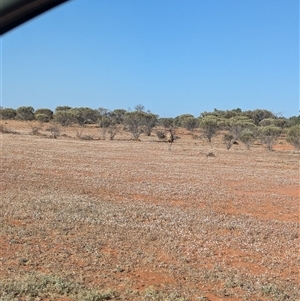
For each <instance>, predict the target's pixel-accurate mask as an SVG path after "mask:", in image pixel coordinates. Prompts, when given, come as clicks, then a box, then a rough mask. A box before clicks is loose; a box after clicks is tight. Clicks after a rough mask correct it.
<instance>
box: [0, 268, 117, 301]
mask: <svg viewBox="0 0 300 301" xmlns="http://www.w3.org/2000/svg"><path fill="white" fill-rule="evenodd" d="M62 296H65V297H70V298H72V300H73V299H74V300H78V301H79V300H80V301H100V300H111V299H113V298H115V297H117V294H116V293H115V292H113V291H107V292H102V293H101V292H98V291H96V290H92V289H88V288H86V287H84V286H82V285H79V284H77V283H74V282H71V281H68V280H66V279H64V278H60V277H57V276H52V275H41V274H32V275H28V276H26V277H24V278H23V279H21V280H14V281H11V280H1V281H0V300H3V301H8V300H9V301H17V300H42V299H43V300H44V298H46V299H48V298H51V300H54V298H55V299H57V298H58V297H62Z"/></svg>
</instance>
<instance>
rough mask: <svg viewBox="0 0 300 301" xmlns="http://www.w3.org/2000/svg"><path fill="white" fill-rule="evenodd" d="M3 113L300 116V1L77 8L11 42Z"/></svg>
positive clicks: (46, 18)
mask: <svg viewBox="0 0 300 301" xmlns="http://www.w3.org/2000/svg"><path fill="white" fill-rule="evenodd" d="M1 59H2V60H1V73H2V79H1V80H2V82H1V105H2V106H3V107H12V108H18V107H19V106H23V105H26V106H33V107H34V108H35V109H38V108H50V109H52V110H54V109H55V107H56V106H59V105H69V106H71V107H90V108H94V109H97V108H99V107H104V108H107V109H111V110H114V109H126V110H128V109H133V108H134V106H135V105H137V104H142V105H144V106H145V108H146V110H151V111H152V112H153V113H156V114H159V115H160V117H175V116H177V115H181V114H185V113H190V114H193V115H195V117H197V116H199V114H200V113H201V112H203V111H212V110H213V109H214V108H217V109H221V110H226V109H234V108H238V107H239V108H241V109H242V110H249V109H250V110H252V109H256V108H262V109H268V110H271V111H272V112H274V113H279V112H281V113H283V115H284V116H286V117H290V116H293V115H298V114H299V0H286V1H285V0H72V1H70V2H67V3H66V4H63V5H61V6H59V7H57V8H55V9H53V10H51V11H49V12H47V13H45V14H43V15H41V16H39V17H37V18H35V19H33V20H31V21H30V22H27V23H26V24H24V25H22V26H20V27H18V28H16V29H14V30H12V31H10V32H8V33H7V34H5V35H4V36H2V38H1Z"/></svg>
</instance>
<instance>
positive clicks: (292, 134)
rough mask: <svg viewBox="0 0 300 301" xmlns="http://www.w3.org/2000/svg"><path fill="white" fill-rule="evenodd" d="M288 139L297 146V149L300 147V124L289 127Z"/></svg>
mask: <svg viewBox="0 0 300 301" xmlns="http://www.w3.org/2000/svg"><path fill="white" fill-rule="evenodd" d="M286 141H287V142H288V143H290V144H292V145H293V146H295V147H296V148H297V149H300V124H298V125H294V126H292V127H291V128H289V130H288V132H287V135H286Z"/></svg>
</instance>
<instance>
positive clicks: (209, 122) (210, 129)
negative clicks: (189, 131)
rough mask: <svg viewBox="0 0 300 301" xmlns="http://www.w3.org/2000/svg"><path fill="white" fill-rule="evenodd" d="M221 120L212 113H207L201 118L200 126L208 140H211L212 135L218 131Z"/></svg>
mask: <svg viewBox="0 0 300 301" xmlns="http://www.w3.org/2000/svg"><path fill="white" fill-rule="evenodd" d="M221 122H222V120H220V119H219V118H217V117H216V116H212V115H207V116H205V117H203V118H201V119H200V127H201V128H202V130H203V133H204V136H205V137H206V138H207V139H208V142H211V139H212V137H213V136H214V135H215V134H216V133H217V131H218V129H219V128H220V123H221Z"/></svg>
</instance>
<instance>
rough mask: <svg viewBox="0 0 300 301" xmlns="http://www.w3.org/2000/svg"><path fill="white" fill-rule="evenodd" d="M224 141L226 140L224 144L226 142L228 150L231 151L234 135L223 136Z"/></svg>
mask: <svg viewBox="0 0 300 301" xmlns="http://www.w3.org/2000/svg"><path fill="white" fill-rule="evenodd" d="M223 140H224V142H225V145H226V148H227V149H230V148H231V146H232V143H233V142H232V140H233V135H231V134H228V133H227V134H224V136H223Z"/></svg>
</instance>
